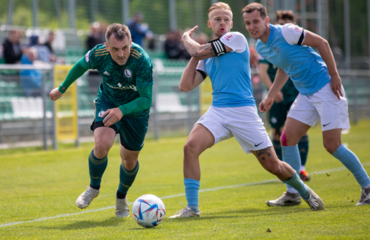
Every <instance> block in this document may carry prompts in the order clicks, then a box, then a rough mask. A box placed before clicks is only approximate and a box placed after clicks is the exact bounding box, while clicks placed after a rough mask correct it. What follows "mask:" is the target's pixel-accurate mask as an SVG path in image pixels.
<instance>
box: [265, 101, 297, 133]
mask: <svg viewBox="0 0 370 240" xmlns="http://www.w3.org/2000/svg"><path fill="white" fill-rule="evenodd" d="M293 102H294V101H282V102H278V103H276V102H274V104H273V105H272V107H271V109H270V112H269V114H270V125H271V127H272V128H275V129H280V128H281V127H283V126H284V124H285V121H286V117H287V115H288V112H289V109H290V107H291V106H292V104H293Z"/></svg>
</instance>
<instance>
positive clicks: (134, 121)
mask: <svg viewBox="0 0 370 240" xmlns="http://www.w3.org/2000/svg"><path fill="white" fill-rule="evenodd" d="M94 103H95V118H94V121H93V123H92V124H91V130H92V131H94V130H95V129H96V128H98V127H104V124H103V120H104V117H103V118H102V117H101V116H102V115H103V114H104V112H105V111H106V110H108V109H111V108H115V106H114V105H113V104H111V103H109V102H107V101H105V100H103V99H99V98H96V99H95V100H94ZM148 122H149V116H148V117H144V118H126V117H125V116H123V117H122V119H121V120H120V121H118V122H116V123H115V124H113V125H112V126H110V128H112V129H113V130H115V131H116V133H117V134H119V135H120V140H121V145H122V146H123V147H124V148H126V149H128V150H131V151H140V150H141V149H142V148H143V146H144V139H145V135H146V132H147V131H148Z"/></svg>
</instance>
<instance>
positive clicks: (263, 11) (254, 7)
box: [242, 3, 267, 19]
mask: <svg viewBox="0 0 370 240" xmlns="http://www.w3.org/2000/svg"><path fill="white" fill-rule="evenodd" d="M256 10H257V11H259V12H260V16H261V18H262V19H264V18H265V17H266V16H267V11H266V8H265V7H264V6H263V5H262V4H260V3H251V4H248V5H247V6H245V7H244V8H243V9H242V13H251V12H254V11H256Z"/></svg>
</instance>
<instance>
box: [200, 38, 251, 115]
mask: <svg viewBox="0 0 370 240" xmlns="http://www.w3.org/2000/svg"><path fill="white" fill-rule="evenodd" d="M220 41H221V42H222V43H223V44H224V45H225V46H227V47H229V48H231V49H232V50H233V51H232V52H228V53H226V54H224V55H221V56H218V57H213V58H208V59H205V60H201V61H199V64H198V67H197V70H200V71H203V72H205V73H206V74H208V76H209V78H210V79H211V82H212V89H213V93H212V95H213V100H212V106H214V107H220V108H222V107H242V106H256V103H255V101H254V98H253V90H252V84H251V70H250V65H249V55H250V54H249V48H248V42H247V40H246V39H245V37H244V35H243V34H241V33H239V32H230V33H227V34H225V35H223V36H222V37H221V38H220Z"/></svg>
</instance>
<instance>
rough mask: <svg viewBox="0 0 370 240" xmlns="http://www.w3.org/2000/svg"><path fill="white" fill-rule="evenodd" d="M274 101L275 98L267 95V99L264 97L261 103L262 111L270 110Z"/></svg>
mask: <svg viewBox="0 0 370 240" xmlns="http://www.w3.org/2000/svg"><path fill="white" fill-rule="evenodd" d="M273 103H274V98H272V97H269V96H267V97H265V99H263V101H262V102H261V103H260V107H259V108H260V112H267V111H268V110H270V108H271V106H272V104H273Z"/></svg>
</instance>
